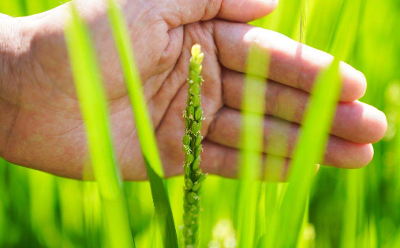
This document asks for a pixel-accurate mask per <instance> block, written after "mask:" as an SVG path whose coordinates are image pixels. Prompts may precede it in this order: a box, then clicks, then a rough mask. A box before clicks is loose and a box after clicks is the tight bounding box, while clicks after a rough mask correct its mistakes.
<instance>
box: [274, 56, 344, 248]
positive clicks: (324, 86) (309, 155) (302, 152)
mask: <svg viewBox="0 0 400 248" xmlns="http://www.w3.org/2000/svg"><path fill="white" fill-rule="evenodd" d="M340 90H341V80H340V76H339V60H337V59H335V60H334V61H333V62H332V65H331V66H330V68H329V69H328V70H327V71H325V72H323V73H322V74H321V75H320V76H319V78H318V79H317V81H316V86H315V88H314V90H313V94H312V96H311V98H310V103H309V107H308V109H307V111H306V114H305V118H304V122H303V127H302V129H301V132H300V134H299V139H298V143H297V144H296V148H295V150H294V156H293V161H292V164H291V171H290V175H289V185H288V189H287V191H286V194H285V196H284V198H283V202H282V206H281V209H280V211H279V217H278V218H276V219H275V222H274V224H273V232H274V234H275V235H273V237H274V242H273V247H285V248H286V247H288V248H289V247H295V246H296V245H297V240H298V237H299V231H300V229H301V223H302V220H303V215H304V210H305V207H306V201H307V197H308V192H309V190H310V187H311V185H312V182H313V178H314V174H315V165H316V164H318V163H319V162H320V161H321V160H322V158H323V155H324V151H325V147H326V144H327V139H328V133H329V130H330V127H331V123H332V120H333V115H334V112H335V109H336V104H337V102H338V100H339V96H340ZM282 233H285V235H284V236H282V235H281V234H282Z"/></svg>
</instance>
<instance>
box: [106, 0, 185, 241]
mask: <svg viewBox="0 0 400 248" xmlns="http://www.w3.org/2000/svg"><path fill="white" fill-rule="evenodd" d="M108 16H109V20H110V23H111V28H112V32H113V35H114V40H115V42H116V46H117V50H118V54H119V57H120V61H121V65H122V69H123V73H124V76H125V81H126V85H127V88H128V92H129V97H130V100H131V105H132V109H133V114H134V116H135V123H136V127H137V132H138V136H139V141H140V145H141V149H142V154H143V158H144V161H145V166H146V170H147V175H148V177H149V181H150V186H151V191H152V196H153V201H154V206H155V211H156V216H157V224H158V226H159V228H160V230H161V233H162V238H163V240H164V246H165V247H177V246H178V243H177V237H176V230H175V224H174V220H173V216H172V211H171V206H170V203H169V199H168V195H167V191H166V189H165V185H164V182H163V177H164V173H163V169H162V165H161V159H160V156H159V154H158V149H157V144H156V138H155V134H154V131H153V125H152V122H151V119H150V115H149V112H148V111H147V104H146V100H145V97H144V94H143V89H142V83H141V80H140V75H139V72H138V71H137V69H136V65H135V59H134V56H133V51H132V46H131V41H130V37H129V35H128V34H129V30H128V27H127V25H126V23H125V21H124V18H123V13H122V11H121V10H120V9H119V8H118V6H117V5H116V3H115V2H114V1H113V0H108Z"/></svg>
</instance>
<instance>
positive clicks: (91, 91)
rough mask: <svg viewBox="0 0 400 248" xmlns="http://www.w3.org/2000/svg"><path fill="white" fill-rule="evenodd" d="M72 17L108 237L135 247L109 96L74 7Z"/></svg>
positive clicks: (72, 48)
mask: <svg viewBox="0 0 400 248" xmlns="http://www.w3.org/2000/svg"><path fill="white" fill-rule="evenodd" d="M71 6H73V5H71ZM71 13H72V14H71V20H70V23H69V25H68V26H67V29H66V37H67V44H68V51H69V56H70V60H71V66H72V71H73V74H74V79H75V87H76V91H77V95H78V99H79V102H80V106H81V111H82V116H83V120H84V123H85V128H86V134H87V139H88V145H89V151H90V158H91V163H92V166H93V171H94V176H95V179H96V181H97V182H98V185H99V191H100V196H101V201H102V206H103V209H104V213H105V219H106V230H107V232H106V235H107V236H108V240H109V242H110V247H127V248H128V247H129V248H130V247H134V242H133V239H132V235H131V230H130V226H129V218H128V214H127V209H126V202H125V198H124V193H123V186H122V182H121V179H120V175H119V171H118V167H117V164H116V161H115V157H114V152H113V146H112V139H111V133H110V125H109V120H108V109H107V104H106V101H107V100H106V95H105V91H104V88H103V85H102V79H101V77H100V75H101V74H100V71H99V67H98V64H97V61H96V56H95V51H94V50H93V46H92V44H93V43H92V42H91V39H90V36H89V32H88V29H87V27H86V26H85V24H84V23H83V21H82V20H81V19H80V17H79V16H78V14H77V11H76V10H75V8H74V6H73V7H72V11H71Z"/></svg>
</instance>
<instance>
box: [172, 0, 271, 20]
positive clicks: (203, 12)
mask: <svg viewBox="0 0 400 248" xmlns="http://www.w3.org/2000/svg"><path fill="white" fill-rule="evenodd" d="M164 4H166V5H167V9H168V10H169V11H167V12H166V16H165V18H166V20H167V22H168V23H174V25H173V26H177V25H181V24H188V23H193V22H198V21H205V20H210V19H213V18H215V17H217V18H220V19H224V20H227V21H236V22H249V21H253V20H256V19H259V18H261V17H264V16H266V15H267V14H269V13H271V12H272V11H273V10H274V9H275V8H276V6H277V4H278V0H175V1H164Z"/></svg>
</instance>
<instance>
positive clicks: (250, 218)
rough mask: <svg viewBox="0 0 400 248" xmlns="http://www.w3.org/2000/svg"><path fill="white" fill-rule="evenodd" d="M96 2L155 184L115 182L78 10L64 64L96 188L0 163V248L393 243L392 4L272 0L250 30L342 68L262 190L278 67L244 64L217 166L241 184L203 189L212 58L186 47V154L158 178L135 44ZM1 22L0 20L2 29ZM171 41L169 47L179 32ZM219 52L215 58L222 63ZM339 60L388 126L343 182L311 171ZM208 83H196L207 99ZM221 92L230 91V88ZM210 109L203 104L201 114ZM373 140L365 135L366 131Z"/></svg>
mask: <svg viewBox="0 0 400 248" xmlns="http://www.w3.org/2000/svg"><path fill="white" fill-rule="evenodd" d="M65 2H66V1H58V0H57V1H56V0H15V1H0V13H4V14H7V15H10V16H13V17H23V16H28V15H33V14H37V13H41V12H44V11H46V10H50V9H52V8H54V7H57V6H60V5H62V4H63V3H65ZM171 2H172V1H171ZM199 2H200V1H199ZM104 3H105V6H106V7H107V8H106V12H107V13H106V14H107V17H108V25H109V27H110V30H111V34H112V36H113V37H112V38H113V39H112V40H113V42H114V43H113V46H115V48H116V50H117V55H118V59H119V62H120V64H121V68H122V72H123V76H122V77H123V80H124V82H125V84H126V87H127V90H128V93H129V96H128V97H129V102H130V105H131V107H132V112H133V113H134V115H135V123H136V126H137V131H138V137H139V139H140V148H141V152H142V156H143V158H144V161H145V166H146V168H145V169H146V172H147V176H148V179H149V180H148V181H146V182H123V181H122V180H121V175H120V173H119V170H118V164H117V162H116V159H115V152H114V150H115V147H114V146H113V139H112V136H111V131H110V129H111V126H110V124H109V118H110V117H109V109H108V108H109V106H108V100H107V97H106V93H105V90H104V85H103V79H102V73H101V71H100V69H99V62H98V56H97V55H98V54H97V53H96V51H95V46H93V40H92V37H91V36H90V30H89V28H88V26H87V23H84V22H83V21H82V20H81V18H80V16H79V14H78V13H76V12H74V11H73V12H71V13H72V14H71V15H70V19H69V25H68V29H67V32H66V37H67V40H66V42H67V45H68V49H69V51H68V52H69V53H68V55H69V57H68V58H65V59H69V60H70V63H71V67H72V71H73V75H74V81H75V89H76V93H77V96H78V99H79V104H80V107H81V113H82V117H83V120H84V122H85V132H86V135H87V140H88V148H89V153H90V164H91V165H92V169H93V172H94V179H95V180H94V181H93V182H87V181H77V180H72V179H66V178H59V177H56V176H52V175H49V174H45V173H43V172H38V171H33V170H30V169H26V168H23V167H19V166H18V165H13V164H11V163H8V162H6V161H4V160H2V159H0V247H32V248H36V247H38V248H39V247H40V248H42V247H43V248H44V247H96V248H98V247H157V248H158V247H168V248H170V247H196V246H197V247H209V248H221V247H224V248H232V247H239V248H247V247H259V248H261V247H263V248H264V247H274V248H275V247H301V248H312V247H346V248H347V247H349V248H353V247H354V248H356V247H370V248H375V247H376V248H377V247H384V248H386V247H387V248H391V247H398V246H399V245H400V231H399V227H400V214H399V211H398V209H399V208H400V200H399V199H400V198H399V197H400V195H399V189H400V183H399V182H400V155H399V151H400V131H399V128H400V124H399V123H400V112H399V104H398V102H399V101H398V100H399V97H400V71H399V70H398V67H399V65H400V63H399V59H398V58H397V57H398V56H397V54H399V52H400V42H399V41H400V36H399V34H398V32H394V31H393V30H397V29H398V18H399V16H400V5H399V3H398V1H396V0H388V1H378V0H368V1H361V0H354V1H350V0H338V1H323V0H307V1H306V0H301V1H290V0H280V3H279V6H278V7H277V9H276V10H275V11H274V12H273V13H271V14H270V15H268V16H266V17H264V18H262V19H259V20H256V21H254V22H252V23H251V24H253V25H257V26H259V27H262V28H266V29H271V30H274V31H277V32H279V33H282V34H284V35H286V36H288V37H290V38H292V39H294V40H297V41H299V42H300V43H302V44H303V45H306V44H307V45H309V46H312V47H315V48H317V49H320V50H323V51H325V52H328V53H331V54H332V55H334V56H335V58H336V59H334V60H332V62H331V64H330V66H328V68H326V70H324V71H323V72H322V73H320V74H319V76H318V77H317V78H316V80H315V81H314V82H313V85H315V87H314V88H313V89H312V94H310V96H309V99H308V100H307V104H306V105H305V106H304V107H305V115H304V117H303V119H302V122H301V129H299V130H300V131H299V137H298V138H297V140H296V143H295V144H294V146H293V147H292V149H293V154H291V157H292V159H291V162H290V167H289V168H286V169H287V171H286V172H287V182H275V181H272V182H271V181H263V179H266V178H267V179H269V175H268V173H269V172H271V170H272V168H270V167H268V165H269V163H268V162H269V161H270V158H269V157H268V155H267V156H266V157H265V153H266V151H265V144H264V142H265V141H264V139H265V137H264V136H265V135H266V133H265V132H264V131H265V126H264V125H265V124H263V122H264V118H268V117H269V115H268V113H266V107H265V95H266V94H267V93H268V92H267V91H268V89H269V88H268V87H270V85H273V84H274V83H275V82H273V81H272V82H271V80H270V81H267V82H266V80H265V78H268V77H269V76H270V72H271V68H272V69H273V68H274V63H277V60H276V57H272V58H271V56H270V55H271V54H269V53H268V52H266V51H265V50H262V49H258V47H257V44H254V46H252V47H251V49H250V51H249V54H248V55H247V57H246V58H242V60H243V63H246V65H243V66H244V67H245V69H244V73H243V89H242V90H243V94H242V95H243V96H242V99H240V101H241V103H240V104H241V109H242V111H241V118H242V119H241V122H242V124H243V125H242V129H241V130H240V144H242V147H241V149H240V151H239V152H238V155H237V156H238V158H237V160H238V162H237V164H233V162H232V164H229V165H227V167H224V168H225V169H227V168H230V169H231V168H235V169H233V170H237V174H238V176H237V177H238V178H237V179H227V178H222V177H219V176H217V175H209V176H207V180H206V181H205V183H203V181H204V179H205V177H206V175H205V174H203V172H202V170H201V168H202V166H203V165H202V164H200V153H201V152H203V153H202V154H201V157H202V158H203V159H204V158H205V157H206V156H207V152H209V151H207V150H204V151H202V145H201V143H202V142H203V146H205V145H204V142H209V141H208V140H207V137H205V138H204V137H201V135H200V134H199V132H198V130H199V129H200V128H201V121H202V118H203V110H204V111H205V108H204V107H205V106H200V105H199V104H200V97H201V95H202V93H201V91H202V88H200V86H201V84H202V79H201V77H200V72H201V71H202V70H201V69H202V68H201V63H203V64H204V68H206V65H207V60H208V59H209V58H210V59H211V56H208V53H210V51H209V50H208V49H209V48H210V47H209V46H207V45H206V46H203V47H202V50H203V52H204V53H205V54H206V56H205V57H204V59H203V55H202V53H201V52H200V47H199V46H195V47H194V48H193V50H192V55H193V58H192V60H191V63H190V66H191V70H190V71H191V72H189V73H188V75H185V77H188V78H189V92H188V97H189V101H188V102H187V103H188V104H189V106H181V108H182V109H185V107H186V109H185V114H184V116H185V118H184V119H183V120H182V121H186V130H185V131H186V133H185V136H184V137H183V139H182V143H183V150H184V152H185V153H186V158H185V166H184V171H183V175H182V176H177V177H173V178H164V176H165V174H164V170H163V165H162V160H161V158H160V154H159V151H158V147H157V143H156V138H155V134H154V130H153V125H152V123H151V119H150V117H149V113H148V108H147V103H146V101H145V98H144V96H143V94H142V92H143V84H142V82H141V79H140V76H139V72H138V70H137V65H141V64H140V63H141V61H136V60H135V56H134V52H135V51H133V48H132V46H131V43H132V40H131V38H132V37H128V35H127V34H128V30H129V28H130V26H129V25H128V23H126V22H125V18H124V15H123V10H122V9H121V8H120V6H119V5H118V4H116V2H114V1H112V0H107V1H104ZM163 3H168V1H164V2H163ZM199 6H200V5H199ZM178 7H179V6H176V9H179V8H178ZM147 14H155V13H153V12H151V11H149V12H148V13H147ZM208 14H210V13H208ZM223 14H224V13H222V14H220V15H219V16H218V18H220V17H221V16H223ZM1 18H2V16H1V15H0V27H1V24H2V22H1ZM233 19H234V18H233ZM233 19H232V20H231V21H234V20H233ZM16 20H19V19H16ZM32 24H33V23H32ZM170 24H171V23H170ZM172 24H174V23H173V22H172ZM172 24H171V25H172ZM151 31H152V30H147V32H151ZM198 34H200V33H198ZM170 35H171V37H173V35H174V33H171V34H170ZM199 37H200V38H201V34H200V35H199ZM0 39H1V37H0ZM185 42H186V41H185ZM198 42H199V43H201V42H200V41H198ZM216 42H218V41H216ZM184 44H185V45H187V44H186V43H184ZM201 44H202V43H201ZM2 45H3V43H1V41H0V56H3V51H4V50H3V47H2ZM225 45H229V44H225ZM188 53H189V52H188ZM216 54H217V55H220V54H218V51H216ZM232 56H233V55H232ZM298 58H299V59H300V58H301V56H300V55H299V57H298ZM186 59H188V58H186V57H185V56H182V57H181V60H186ZM202 60H203V61H202ZM317 60H318V58H315V61H314V62H315V63H317V62H316V61H317ZM340 60H341V61H344V62H346V63H349V64H351V65H352V66H354V67H355V68H357V69H358V70H360V71H362V72H363V73H365V75H366V78H367V79H368V90H367V92H366V94H365V96H364V97H363V98H362V99H361V101H363V102H366V103H368V104H371V105H373V106H375V107H377V108H378V109H380V110H383V111H384V112H385V114H386V115H387V117H388V121H389V128H388V132H387V134H386V136H385V139H384V140H383V141H381V142H379V143H377V144H374V149H375V156H374V159H373V160H372V162H371V163H370V164H369V165H368V166H367V167H366V168H362V169H358V170H342V169H337V168H331V167H328V166H323V165H321V166H320V167H319V171H318V172H316V170H317V169H316V164H319V163H321V161H322V160H323V156H324V152H325V151H326V147H327V143H328V133H329V132H330V131H331V130H330V129H331V127H332V126H333V125H334V123H335V121H336V119H335V116H334V113H335V111H339V109H340V108H341V106H343V105H350V104H351V103H348V102H347V103H345V102H341V100H339V95H340V89H341V86H342V84H341V83H342V81H343V78H341V77H340V73H339V72H340V69H341V63H340V62H339V61H340ZM0 61H2V60H1V59H0ZM244 61H245V62H244ZM186 62H187V61H186ZM260 65H262V66H260ZM0 66H2V64H0ZM177 66H179V65H177ZM208 69H209V68H208ZM0 71H1V68H0ZM203 72H204V69H203ZM217 73H218V72H217ZM255 75H262V77H260V76H255ZM2 76H3V75H0V83H1V82H2V81H1V80H3V77H2ZM191 81H192V82H193V83H190V82H191ZM207 83H208V82H207V81H205V82H204V84H203V86H202V87H203V89H204V85H205V84H207ZM225 83H227V85H228V86H230V83H233V82H225ZM0 85H1V84H0ZM186 85H187V84H186ZM252 87H254V88H252ZM264 88H265V89H264ZM260 89H264V90H260ZM2 90H3V88H1V87H0V91H2ZM2 100H3V99H0V107H2V106H1V101H2ZM207 100H208V99H207V98H204V97H203V98H202V102H203V104H204V103H207ZM191 104H192V105H191ZM193 105H195V106H193ZM198 105H199V106H198ZM28 107H29V106H28ZM203 108H204V109H203ZM283 110H285V111H289V109H287V108H284V109H283ZM369 114H370V113H369V112H368V111H367V112H364V113H362V114H360V115H357V114H353V115H352V118H369ZM137 117H139V118H137ZM0 123H2V116H0ZM193 123H196V124H193ZM299 126H300V125H299ZM345 128H350V127H345ZM226 129H227V130H229V127H226ZM369 129H370V130H372V131H373V130H374V127H373V126H371V127H369ZM179 131H183V130H179ZM177 132H178V130H177ZM267 135H268V133H267ZM202 138H204V140H203V141H202ZM277 143H279V142H277ZM275 145H276V146H277V145H278V144H275ZM270 146H274V144H270ZM179 155H182V154H179ZM179 155H177V156H179ZM180 166H181V165H180ZM208 166H211V165H208ZM88 168H89V167H88ZM182 185H184V190H182ZM200 188H201V207H200V205H199V204H200V202H199V192H200ZM182 206H184V207H182ZM200 209H201V210H202V211H201V214H199V213H200ZM175 223H177V224H178V225H181V224H182V227H181V229H182V230H179V228H175Z"/></svg>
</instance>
